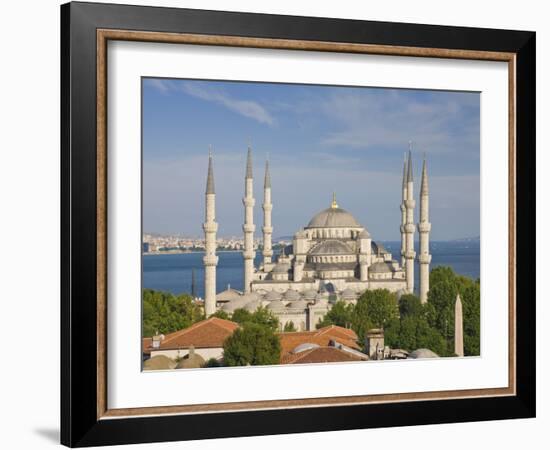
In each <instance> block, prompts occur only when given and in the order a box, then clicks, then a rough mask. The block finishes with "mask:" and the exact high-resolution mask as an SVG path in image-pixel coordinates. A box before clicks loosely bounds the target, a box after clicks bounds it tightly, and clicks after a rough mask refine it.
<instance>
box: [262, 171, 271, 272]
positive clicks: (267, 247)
mask: <svg viewBox="0 0 550 450" xmlns="http://www.w3.org/2000/svg"><path fill="white" fill-rule="evenodd" d="M262 208H263V210H264V226H263V227H262V231H263V233H264V239H263V244H264V251H263V256H264V271H266V272H268V271H269V270H271V257H272V256H273V249H272V248H271V236H272V235H273V227H272V226H271V210H272V209H273V205H272V204H271V176H270V174H269V161H266V162H265V178H264V204H263V205H262Z"/></svg>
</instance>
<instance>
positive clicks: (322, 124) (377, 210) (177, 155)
mask: <svg viewBox="0 0 550 450" xmlns="http://www.w3.org/2000/svg"><path fill="white" fill-rule="evenodd" d="M479 107H480V105H479V94H478V93H464V92H448V91H426V90H405V89H385V88H384V89H382V88H366V87H360V88H357V87H353V88H352V87H335V86H312V85H291V84H275V83H251V82H218V81H200V80H172V79H156V78H148V79H144V80H143V229H144V231H145V232H157V233H178V234H186V235H196V236H198V235H200V234H201V233H202V231H201V224H202V222H203V220H204V218H203V216H204V188H205V182H206V168H207V160H208V148H209V146H210V145H211V146H212V151H213V155H214V174H215V184H216V193H217V197H216V198H217V221H218V223H219V235H220V236H232V235H235V236H238V235H241V234H242V231H241V226H242V221H243V206H242V202H241V198H242V195H243V186H244V171H245V160H246V150H247V146H248V144H249V143H250V145H251V146H252V150H253V161H254V177H255V183H254V189H255V192H254V196H255V198H256V209H255V223H256V230H257V234H258V235H260V233H261V224H262V210H261V203H262V196H263V190H262V189H263V171H264V164H265V160H266V158H267V157H269V161H270V168H271V178H272V191H273V226H274V228H275V230H274V236H275V237H277V236H283V235H290V234H293V233H294V232H296V231H297V230H298V229H300V228H301V227H303V226H305V225H307V222H308V221H309V219H310V218H311V217H312V216H313V215H314V214H315V213H317V212H318V211H320V210H322V209H324V208H327V207H328V206H329V205H330V201H331V198H332V192H333V191H334V192H336V195H337V199H338V203H339V205H340V206H341V207H342V208H344V209H346V210H348V211H349V212H351V213H352V214H353V215H354V216H355V217H356V218H357V219H358V220H359V221H360V222H361V223H362V225H364V226H365V227H366V228H367V229H368V230H369V231H370V233H371V234H372V236H373V238H374V239H380V240H397V239H399V224H400V210H399V204H400V201H401V176H402V168H403V154H404V152H405V151H406V150H407V149H408V146H409V144H408V143H409V141H412V142H413V144H412V145H413V147H412V148H413V161H414V166H413V167H414V175H415V196H416V197H417V200H418V191H419V181H420V170H421V163H422V157H423V155H424V154H425V155H426V158H427V161H428V168H429V180H430V208H431V210H430V213H431V222H432V238H433V239H436V240H445V239H455V238H461V237H469V236H478V235H479V234H480V232H479V220H480V219H479V207H480V196H479V163H480V154H479V136H480V131H479V117H480V116H479ZM416 216H418V205H417V211H416ZM415 220H417V219H415Z"/></svg>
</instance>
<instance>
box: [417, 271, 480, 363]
mask: <svg viewBox="0 0 550 450" xmlns="http://www.w3.org/2000/svg"><path fill="white" fill-rule="evenodd" d="M457 294H460V297H461V299H462V310H463V329H464V354H465V355H466V356H473V355H479V351H480V344H479V342H480V317H479V314H480V283H479V280H473V279H471V278H468V277H465V276H461V275H457V274H455V273H454V272H453V270H452V269H451V268H450V267H436V268H435V269H433V270H432V271H431V273H430V291H429V292H428V305H430V308H432V309H431V311H429V313H427V315H426V316H427V319H428V322H429V324H430V325H431V326H432V327H434V328H436V329H437V331H439V333H440V334H441V335H442V336H443V337H444V339H445V342H446V352H445V354H449V355H452V354H453V353H454V325H455V324H454V319H455V317H454V310H455V302H456V295H457Z"/></svg>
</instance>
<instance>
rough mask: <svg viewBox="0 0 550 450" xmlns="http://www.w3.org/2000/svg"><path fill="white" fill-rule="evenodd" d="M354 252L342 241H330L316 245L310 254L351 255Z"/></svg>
mask: <svg viewBox="0 0 550 450" xmlns="http://www.w3.org/2000/svg"><path fill="white" fill-rule="evenodd" d="M352 253H353V251H352V250H351V249H350V248H349V247H348V246H347V245H346V244H344V243H343V242H342V241H337V240H335V239H330V240H328V241H323V242H321V243H320V244H318V245H316V246H315V247H313V248H312V249H311V251H310V252H309V254H310V255H350V254H352Z"/></svg>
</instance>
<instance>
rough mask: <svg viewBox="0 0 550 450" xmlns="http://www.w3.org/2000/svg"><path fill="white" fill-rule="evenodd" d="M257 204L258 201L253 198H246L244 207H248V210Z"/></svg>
mask: <svg viewBox="0 0 550 450" xmlns="http://www.w3.org/2000/svg"><path fill="white" fill-rule="evenodd" d="M255 204H256V200H254V198H253V197H244V198H243V205H244V206H246V207H247V208H248V207H250V208H253V207H254V205H255Z"/></svg>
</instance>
